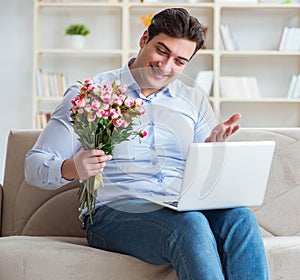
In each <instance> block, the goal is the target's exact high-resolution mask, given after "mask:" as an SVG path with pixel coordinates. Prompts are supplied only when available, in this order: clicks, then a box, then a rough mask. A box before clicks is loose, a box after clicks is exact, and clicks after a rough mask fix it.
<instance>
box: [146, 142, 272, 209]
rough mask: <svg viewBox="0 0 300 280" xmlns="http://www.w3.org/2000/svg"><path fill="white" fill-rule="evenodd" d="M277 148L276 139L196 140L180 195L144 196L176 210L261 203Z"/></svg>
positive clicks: (190, 152)
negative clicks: (212, 141)
mask: <svg viewBox="0 0 300 280" xmlns="http://www.w3.org/2000/svg"><path fill="white" fill-rule="evenodd" d="M274 149H275V142H274V141H245V142H215V143H193V144H191V145H190V146H189V150H188V156H187V160H186V166H185V170H184V176H183V182H182V186H181V190H180V194H179V197H175V196H171V197H169V196H146V197H144V196H143V198H145V199H147V200H150V201H152V202H154V203H156V204H160V205H162V206H165V207H169V208H171V209H174V210H177V211H188V210H208V209H222V208H232V207H238V206H259V205H261V204H262V203H263V200H264V195H265V191H266V186H267V183H268V178H269V173H270V169H271V164H272V159H273V154H274Z"/></svg>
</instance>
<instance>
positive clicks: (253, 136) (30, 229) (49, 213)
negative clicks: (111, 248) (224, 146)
mask: <svg viewBox="0 0 300 280" xmlns="http://www.w3.org/2000/svg"><path fill="white" fill-rule="evenodd" d="M39 133H40V131H39V130H20V131H11V132H10V134H9V139H8V145H7V155H6V165H5V173H4V184H3V205H2V206H3V207H2V235H3V236H9V235H44V236H75V237H78V236H84V235H85V232H84V231H83V230H82V229H81V227H80V222H79V219H78V205H77V191H78V183H77V182H75V183H72V184H68V185H66V186H64V187H62V188H60V189H58V190H55V191H49V190H43V189H40V188H37V187H33V186H30V185H28V184H27V183H26V182H25V179H24V158H25V154H26V153H27V152H28V151H29V150H30V149H31V148H32V146H33V144H34V143H35V141H36V139H37V137H38V135H39ZM249 140H250V141H252V140H275V141H276V149H275V155H274V159H273V163H272V168H271V173H270V178H269V183H268V187H267V193H266V197H265V201H264V204H263V205H262V206H261V207H257V208H253V211H254V212H255V214H256V216H257V218H258V221H259V224H260V226H261V228H262V231H263V234H264V235H270V236H284V235H286V236H291V235H298V236H299V235H300V223H299V217H300V204H299V201H300V152H299V151H300V128H292V129H290V128H289V129H284V128H278V129H241V130H240V131H238V132H237V133H236V134H235V135H234V136H232V137H231V138H230V141H249ZM257 164H259V162H258V163H257Z"/></svg>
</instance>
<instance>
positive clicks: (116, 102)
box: [112, 94, 123, 106]
mask: <svg viewBox="0 0 300 280" xmlns="http://www.w3.org/2000/svg"><path fill="white" fill-rule="evenodd" d="M112 100H113V104H114V105H117V106H121V105H122V104H123V100H122V99H121V98H119V96H118V95H117V94H113V96H112Z"/></svg>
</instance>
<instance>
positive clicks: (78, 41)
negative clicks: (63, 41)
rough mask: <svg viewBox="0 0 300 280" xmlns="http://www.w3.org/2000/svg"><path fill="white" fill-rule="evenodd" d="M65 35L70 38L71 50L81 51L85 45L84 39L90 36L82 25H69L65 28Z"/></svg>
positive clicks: (88, 31)
mask: <svg viewBox="0 0 300 280" xmlns="http://www.w3.org/2000/svg"><path fill="white" fill-rule="evenodd" d="M65 34H66V35H70V36H71V40H72V41H71V43H72V47H73V48H76V49H81V48H83V47H84V45H85V37H86V36H88V35H89V34H90V30H89V29H88V28H87V27H86V26H85V25H84V24H71V25H69V26H68V27H67V28H66V30H65Z"/></svg>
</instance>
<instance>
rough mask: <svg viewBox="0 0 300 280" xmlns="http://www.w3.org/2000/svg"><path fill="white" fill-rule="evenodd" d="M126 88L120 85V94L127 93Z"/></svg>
mask: <svg viewBox="0 0 300 280" xmlns="http://www.w3.org/2000/svg"><path fill="white" fill-rule="evenodd" d="M127 89H128V88H127V86H126V85H121V86H119V91H120V92H121V93H125V92H126V91H127Z"/></svg>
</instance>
